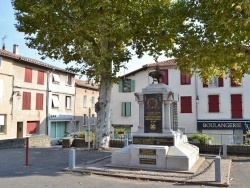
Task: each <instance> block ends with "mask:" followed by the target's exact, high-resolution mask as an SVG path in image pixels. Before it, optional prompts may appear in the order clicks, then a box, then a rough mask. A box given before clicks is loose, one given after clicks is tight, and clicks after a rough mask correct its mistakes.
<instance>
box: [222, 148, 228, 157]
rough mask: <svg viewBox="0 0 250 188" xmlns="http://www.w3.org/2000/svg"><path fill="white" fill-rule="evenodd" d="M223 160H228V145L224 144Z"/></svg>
mask: <svg viewBox="0 0 250 188" xmlns="http://www.w3.org/2000/svg"><path fill="white" fill-rule="evenodd" d="M222 158H223V159H226V158H227V144H223V155H222Z"/></svg>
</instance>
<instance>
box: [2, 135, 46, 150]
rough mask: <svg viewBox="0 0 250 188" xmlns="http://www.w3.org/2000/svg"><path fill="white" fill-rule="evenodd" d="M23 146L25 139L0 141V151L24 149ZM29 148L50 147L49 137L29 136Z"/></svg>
mask: <svg viewBox="0 0 250 188" xmlns="http://www.w3.org/2000/svg"><path fill="white" fill-rule="evenodd" d="M25 146H26V138H14V139H6V140H0V149H11V148H24V147H25ZM29 147H50V137H49V136H47V135H37V136H31V137H29Z"/></svg>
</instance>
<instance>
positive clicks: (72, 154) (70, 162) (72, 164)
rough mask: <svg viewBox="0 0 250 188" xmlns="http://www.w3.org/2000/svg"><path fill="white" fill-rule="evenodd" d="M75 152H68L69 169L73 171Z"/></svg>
mask: <svg viewBox="0 0 250 188" xmlns="http://www.w3.org/2000/svg"><path fill="white" fill-rule="evenodd" d="M75 160H76V152H75V149H70V150H69V169H70V170H73V169H74V168H75Z"/></svg>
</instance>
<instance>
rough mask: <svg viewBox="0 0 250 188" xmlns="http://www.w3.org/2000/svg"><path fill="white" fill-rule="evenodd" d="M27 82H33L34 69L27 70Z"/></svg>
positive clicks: (25, 78)
mask: <svg viewBox="0 0 250 188" xmlns="http://www.w3.org/2000/svg"><path fill="white" fill-rule="evenodd" d="M24 76H25V77H24V81H25V82H32V69H30V68H25V75H24Z"/></svg>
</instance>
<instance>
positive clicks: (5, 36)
mask: <svg viewBox="0 0 250 188" xmlns="http://www.w3.org/2000/svg"><path fill="white" fill-rule="evenodd" d="M6 38H7V35H4V37H3V38H2V40H3V47H2V49H3V50H5V43H4V39H6Z"/></svg>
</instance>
